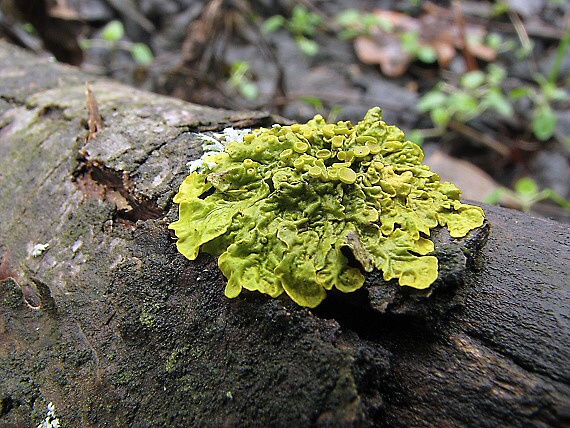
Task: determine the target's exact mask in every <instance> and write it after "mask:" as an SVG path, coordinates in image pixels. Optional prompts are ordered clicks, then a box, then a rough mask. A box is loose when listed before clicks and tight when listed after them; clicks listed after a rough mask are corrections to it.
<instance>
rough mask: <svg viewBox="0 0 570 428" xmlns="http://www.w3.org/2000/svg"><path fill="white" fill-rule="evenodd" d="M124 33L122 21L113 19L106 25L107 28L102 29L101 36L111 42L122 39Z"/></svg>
mask: <svg viewBox="0 0 570 428" xmlns="http://www.w3.org/2000/svg"><path fill="white" fill-rule="evenodd" d="M124 35H125V28H124V27H123V23H122V22H121V21H111V22H109V23H108V24H107V25H105V28H103V31H101V38H102V39H103V40H108V41H110V42H116V41H117V40H120V39H122V38H123V36H124Z"/></svg>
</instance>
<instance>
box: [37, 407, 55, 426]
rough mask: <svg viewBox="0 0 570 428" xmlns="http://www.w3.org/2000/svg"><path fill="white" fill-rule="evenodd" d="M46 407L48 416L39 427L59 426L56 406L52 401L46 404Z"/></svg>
mask: <svg viewBox="0 0 570 428" xmlns="http://www.w3.org/2000/svg"><path fill="white" fill-rule="evenodd" d="M46 409H47V410H46V417H45V419H44V420H43V421H42V423H41V424H39V425H38V426H37V428H59V427H60V423H59V419H58V417H57V415H56V413H55V406H54V404H53V403H52V402H51V401H50V403H49V404H48V405H47V406H46Z"/></svg>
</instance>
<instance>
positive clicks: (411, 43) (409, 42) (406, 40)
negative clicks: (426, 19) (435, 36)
mask: <svg viewBox="0 0 570 428" xmlns="http://www.w3.org/2000/svg"><path fill="white" fill-rule="evenodd" d="M400 47H401V48H402V50H403V51H404V52H406V53H407V54H409V55H410V56H411V57H412V58H417V59H418V60H420V61H421V62H424V63H426V64H431V63H434V62H436V61H437V53H436V51H435V49H434V48H433V47H432V46H430V45H428V44H425V43H421V42H420V36H419V33H418V32H417V31H404V32H403V33H402V34H400Z"/></svg>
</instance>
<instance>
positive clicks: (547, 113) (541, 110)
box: [510, 29, 570, 141]
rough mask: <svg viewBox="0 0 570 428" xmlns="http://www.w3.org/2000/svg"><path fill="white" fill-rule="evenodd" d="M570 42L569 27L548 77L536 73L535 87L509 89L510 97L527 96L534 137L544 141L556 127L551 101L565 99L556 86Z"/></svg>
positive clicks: (551, 134)
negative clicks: (530, 104) (530, 108)
mask: <svg viewBox="0 0 570 428" xmlns="http://www.w3.org/2000/svg"><path fill="white" fill-rule="evenodd" d="M569 44H570V29H569V30H567V31H566V34H565V35H564V37H563V38H562V40H561V41H560V44H559V45H558V48H557V50H556V57H555V60H554V63H553V64H552V69H551V70H550V73H549V75H548V77H545V76H543V75H542V74H536V75H535V76H534V80H535V82H536V83H537V85H538V86H537V87H531V86H525V87H520V88H516V89H514V90H512V91H511V93H510V97H511V98H512V99H513V100H518V99H520V98H523V97H527V98H529V99H530V100H531V102H532V104H533V109H532V115H531V129H532V132H533V134H534V136H535V137H536V138H538V139H539V140H541V141H546V140H548V139H550V138H551V137H552V136H553V135H554V130H555V129H556V115H555V114H554V110H553V109H552V103H553V102H555V101H562V100H565V99H567V98H568V97H567V95H566V93H565V92H564V91H563V90H562V89H560V88H558V87H557V86H556V81H557V80H558V74H559V72H560V66H561V64H562V60H563V58H564V56H565V55H566V52H567V51H568V46H569Z"/></svg>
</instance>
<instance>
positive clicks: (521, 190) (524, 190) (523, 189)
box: [514, 177, 538, 197]
mask: <svg viewBox="0 0 570 428" xmlns="http://www.w3.org/2000/svg"><path fill="white" fill-rule="evenodd" d="M514 188H515V192H516V193H517V194H519V195H520V196H524V197H532V196H534V195H536V194H537V193H538V186H537V185H536V182H535V181H534V180H533V179H532V178H530V177H522V178H520V179H519V180H518V181H517V182H516V183H515V186H514Z"/></svg>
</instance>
